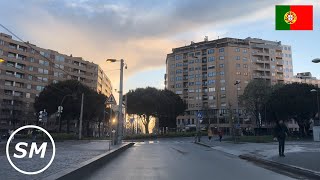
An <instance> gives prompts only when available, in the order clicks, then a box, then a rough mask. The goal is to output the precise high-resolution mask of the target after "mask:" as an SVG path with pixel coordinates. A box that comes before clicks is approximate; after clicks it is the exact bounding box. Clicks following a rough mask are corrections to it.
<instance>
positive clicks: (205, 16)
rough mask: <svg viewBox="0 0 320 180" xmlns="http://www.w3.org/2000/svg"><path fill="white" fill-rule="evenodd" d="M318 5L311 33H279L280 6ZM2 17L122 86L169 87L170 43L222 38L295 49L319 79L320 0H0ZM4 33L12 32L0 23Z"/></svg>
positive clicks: (296, 60) (296, 61) (297, 66)
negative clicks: (99, 69)
mask: <svg viewBox="0 0 320 180" xmlns="http://www.w3.org/2000/svg"><path fill="white" fill-rule="evenodd" d="M280 4H286V5H293V4H298V5H305V4H308V5H313V6H314V30H313V31H276V30H275V5H280ZM0 7H1V11H0V22H1V24H3V25H5V26H6V27H7V28H9V29H10V30H12V31H13V32H14V33H15V34H17V35H18V36H19V37H20V38H22V39H23V40H24V41H30V42H31V43H32V44H36V45H37V46H39V47H43V48H47V49H52V50H57V51H58V52H60V53H63V54H68V55H69V54H72V55H73V56H77V57H83V58H84V59H85V60H88V61H92V62H94V63H97V64H99V65H100V66H101V67H102V69H103V70H104V71H105V72H106V74H107V75H108V76H109V78H110V79H111V81H112V84H113V88H114V89H118V87H119V73H120V72H119V70H118V69H119V67H120V65H119V64H117V63H106V62H105V60H106V59H107V58H116V59H124V60H125V62H126V64H127V66H128V69H127V70H125V72H124V90H125V91H128V90H130V89H135V88H137V87H146V86H153V87H157V88H164V74H165V59H166V55H167V54H168V53H171V50H172V48H175V47H180V46H184V45H188V44H190V42H191V41H194V42H199V41H203V39H204V37H205V36H208V37H209V40H214V39H217V38H218V36H219V37H220V38H223V37H234V38H246V37H255V38H261V39H266V40H275V41H281V42H282V43H283V44H287V45H291V46H292V52H293V53H292V58H293V68H294V69H293V70H294V73H298V72H306V71H310V72H311V73H312V74H313V75H314V76H316V77H318V78H320V64H313V63H311V60H312V59H314V58H319V57H320V55H319V51H320V50H319V45H318V44H317V42H320V2H319V1H313V0H291V1H288V0H285V1H280V0H264V1H262V0H259V1H258V0H234V1H226V0H221V1H218V0H216V1H212V0H28V1H25V0H10V1H7V0H0ZM0 32H4V33H8V32H6V31H5V30H4V29H2V28H1V27H0Z"/></svg>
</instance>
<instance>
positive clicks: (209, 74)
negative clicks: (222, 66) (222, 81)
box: [208, 72, 216, 77]
mask: <svg viewBox="0 0 320 180" xmlns="http://www.w3.org/2000/svg"><path fill="white" fill-rule="evenodd" d="M215 75H216V72H209V73H208V77H214V76H215Z"/></svg>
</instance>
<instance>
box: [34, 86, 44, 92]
mask: <svg viewBox="0 0 320 180" xmlns="http://www.w3.org/2000/svg"><path fill="white" fill-rule="evenodd" d="M43 89H44V87H43V86H37V88H36V90H37V91H42V90H43Z"/></svg>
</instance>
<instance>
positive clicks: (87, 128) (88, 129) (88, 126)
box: [86, 121, 90, 137]
mask: <svg viewBox="0 0 320 180" xmlns="http://www.w3.org/2000/svg"><path fill="white" fill-rule="evenodd" d="M86 130H87V133H86V134H87V137H89V136H90V135H89V131H90V124H89V121H87V127H86Z"/></svg>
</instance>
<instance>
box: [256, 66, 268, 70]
mask: <svg viewBox="0 0 320 180" xmlns="http://www.w3.org/2000/svg"><path fill="white" fill-rule="evenodd" d="M252 69H253V70H255V71H270V68H269V67H259V66H255V67H253V68H252Z"/></svg>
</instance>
